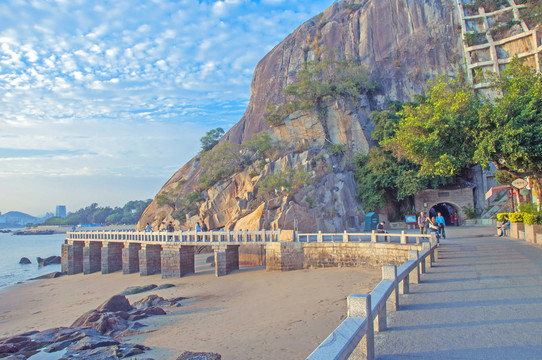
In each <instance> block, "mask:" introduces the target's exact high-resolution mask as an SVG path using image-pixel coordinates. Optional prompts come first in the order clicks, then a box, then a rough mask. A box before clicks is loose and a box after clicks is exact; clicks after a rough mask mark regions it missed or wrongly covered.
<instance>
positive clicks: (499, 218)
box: [497, 213, 509, 222]
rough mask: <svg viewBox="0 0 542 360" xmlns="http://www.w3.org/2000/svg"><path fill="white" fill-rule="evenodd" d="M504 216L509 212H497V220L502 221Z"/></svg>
mask: <svg viewBox="0 0 542 360" xmlns="http://www.w3.org/2000/svg"><path fill="white" fill-rule="evenodd" d="M504 216H509V214H508V213H499V214H497V221H500V222H503V221H504Z"/></svg>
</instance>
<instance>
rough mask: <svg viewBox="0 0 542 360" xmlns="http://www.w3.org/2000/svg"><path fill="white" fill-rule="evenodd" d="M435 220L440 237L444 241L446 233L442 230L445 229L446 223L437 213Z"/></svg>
mask: <svg viewBox="0 0 542 360" xmlns="http://www.w3.org/2000/svg"><path fill="white" fill-rule="evenodd" d="M435 220H436V222H437V225H438V230H439V232H440V235H442V238H443V239H446V233H445V232H444V228H445V227H446V221H444V216H442V214H441V213H440V212H439V213H437V218H436V219H435Z"/></svg>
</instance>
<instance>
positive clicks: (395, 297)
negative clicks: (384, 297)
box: [382, 265, 399, 311]
mask: <svg viewBox="0 0 542 360" xmlns="http://www.w3.org/2000/svg"><path fill="white" fill-rule="evenodd" d="M382 280H393V281H394V283H395V285H394V287H393V292H392V293H391V295H390V297H389V298H388V301H387V302H386V308H388V309H389V310H390V311H397V309H398V308H399V284H397V266H395V265H384V266H382Z"/></svg>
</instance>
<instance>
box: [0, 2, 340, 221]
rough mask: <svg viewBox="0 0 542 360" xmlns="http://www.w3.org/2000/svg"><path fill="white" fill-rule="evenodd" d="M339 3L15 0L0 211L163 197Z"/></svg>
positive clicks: (6, 52) (4, 36) (3, 105)
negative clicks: (257, 72) (284, 51)
mask: <svg viewBox="0 0 542 360" xmlns="http://www.w3.org/2000/svg"><path fill="white" fill-rule="evenodd" d="M332 3H333V1H332V0H326V1H321V0H315V1H297V0H291V1H285V0H260V1H249V0H222V1H191V0H188V1H187V0H177V1H169V0H148V1H135V0H115V1H87V0H4V1H2V2H1V3H0V126H1V131H0V194H1V197H0V212H7V211H10V210H17V211H23V212H27V213H29V214H31V215H34V216H42V215H44V214H45V212H47V211H54V209H55V206H56V205H66V206H67V209H68V211H76V210H78V209H79V208H81V207H84V206H87V205H90V204H91V203H92V202H97V203H98V204H99V205H100V206H122V205H124V203H126V202H127V201H129V200H144V199H148V198H153V197H154V196H155V194H156V193H157V192H158V190H159V189H160V187H161V186H162V185H163V184H164V183H165V182H166V181H167V180H168V179H169V177H170V176H171V175H172V174H173V173H174V172H175V171H176V170H177V169H179V168H180V167H181V166H182V165H183V164H184V163H186V162H187V161H188V160H189V159H190V158H192V157H193V156H194V155H195V154H196V153H197V152H198V151H199V149H200V143H199V139H200V138H201V137H202V136H203V135H204V134H205V132H206V131H208V130H210V129H212V128H216V127H218V126H220V127H222V128H224V129H225V130H228V129H229V128H230V127H231V126H233V124H235V123H236V122H237V121H238V120H239V119H240V118H241V116H242V114H243V113H244V110H245V108H246V105H247V103H248V99H249V97H250V82H251V79H252V72H253V71H254V68H255V66H256V64H257V62H258V61H259V60H260V59H261V58H262V57H263V56H264V55H265V54H266V53H267V52H269V51H270V50H271V49H272V48H273V47H274V46H275V45H277V44H278V43H279V42H280V41H282V39H284V38H285V37H286V36H287V35H288V34H289V33H291V32H292V31H293V30H295V28H297V27H298V26H299V25H301V24H302V23H303V22H305V21H306V20H308V19H310V18H311V17H312V16H314V15H316V14H318V13H320V12H321V11H323V10H324V9H325V8H327V7H328V6H330V5H331V4H332Z"/></svg>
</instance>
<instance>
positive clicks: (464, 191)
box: [414, 187, 475, 220]
mask: <svg viewBox="0 0 542 360" xmlns="http://www.w3.org/2000/svg"><path fill="white" fill-rule="evenodd" d="M441 203H447V204H450V205H452V206H453V208H454V210H456V211H457V213H458V215H459V218H460V219H462V220H464V219H465V218H466V216H465V212H464V211H463V207H464V206H469V205H470V206H471V207H473V206H474V205H475V204H474V188H472V187H467V188H460V189H440V190H424V191H422V192H420V193H419V194H418V195H416V196H415V197H414V205H415V207H416V211H417V213H418V214H419V213H420V212H421V211H424V212H425V214H426V215H427V214H429V210H430V209H431V208H432V207H433V206H435V205H437V204H441Z"/></svg>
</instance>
